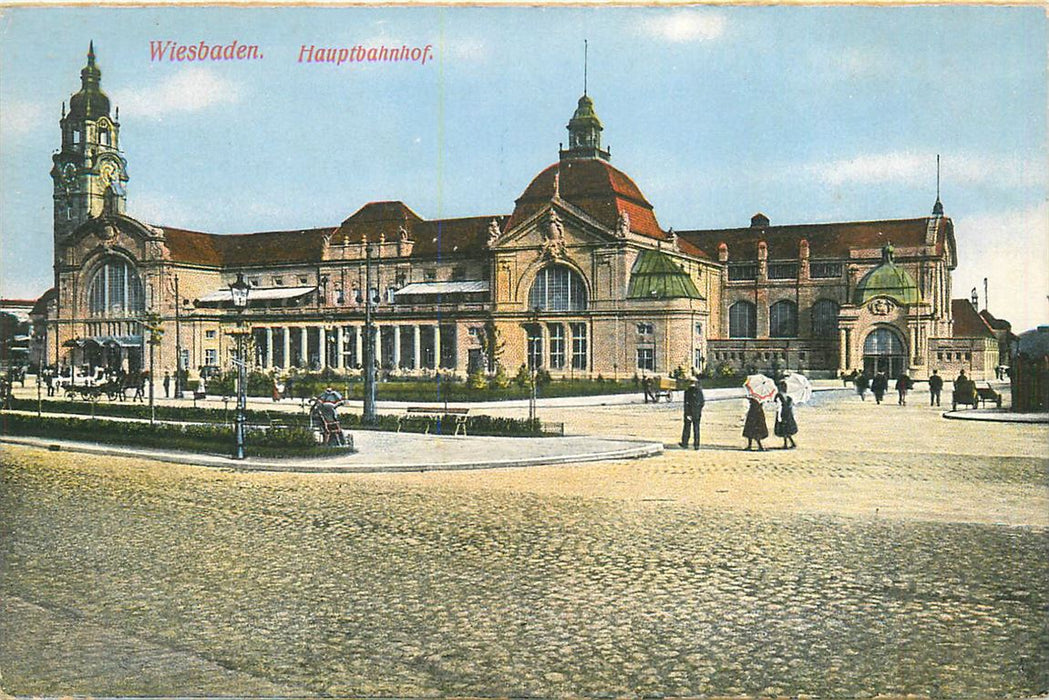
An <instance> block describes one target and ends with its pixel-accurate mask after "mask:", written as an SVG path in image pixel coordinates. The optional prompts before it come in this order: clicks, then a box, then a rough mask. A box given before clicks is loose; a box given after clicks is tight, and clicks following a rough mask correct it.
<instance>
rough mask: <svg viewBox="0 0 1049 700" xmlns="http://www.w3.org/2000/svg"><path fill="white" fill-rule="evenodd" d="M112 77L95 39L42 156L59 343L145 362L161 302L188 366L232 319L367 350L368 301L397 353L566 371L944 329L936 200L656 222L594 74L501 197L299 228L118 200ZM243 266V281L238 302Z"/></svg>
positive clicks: (756, 357) (740, 365) (130, 363)
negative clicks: (817, 220)
mask: <svg viewBox="0 0 1049 700" xmlns="http://www.w3.org/2000/svg"><path fill="white" fill-rule="evenodd" d="M100 78H101V72H100V70H99V69H98V67H97V66H96V65H95V56H94V52H93V51H91V52H90V53H89V55H88V65H87V67H85V69H84V71H82V73H81V80H82V88H81V90H80V92H78V93H77V94H76V95H74V96H73V98H72V99H71V100H70V111H69V112H68V113H64V114H63V118H62V121H61V132H62V147H61V149H60V151H59V153H58V154H56V155H55V166H54V169H53V170H52V177H53V179H54V183H55V190H54V191H55V203H54V206H55V227H54V229H55V230H54V234H55V278H56V291H55V293H54V295H53V298H51V299H50V300H49V301H48V303H47V304H46V305H45V309H44V310H42V312H41V315H42V317H43V318H45V319H46V321H45V323H46V328H47V333H48V339H47V342H46V347H47V353H46V354H47V357H46V361H47V362H49V363H56V362H57V363H61V364H66V365H69V364H76V365H84V364H87V365H93V366H98V365H109V366H118V365H119V366H122V367H124V369H127V370H136V369H139V368H141V367H142V366H143V364H144V359H145V353H144V348H145V347H146V346H145V341H146V340H147V338H146V335H147V334H146V333H145V332H144V331H143V319H144V318H145V317H146V315H147V314H149V313H154V314H157V315H159V320H160V322H161V323H162V326H163V328H164V330H165V333H164V335H163V337H162V338H161V339H160V340H159V344H158V345H157V346H156V347H155V357H154V361H155V363H156V364H155V366H156V368H157V370H158V371H173V370H174V369H175V366H176V363H177V360H176V348H178V350H181V352H182V366H183V367H185V368H186V369H188V370H189V371H190V372H191V374H192V373H195V372H200V371H204V372H207V371H212V368H214V369H216V370H217V369H219V368H223V367H228V366H229V362H230V359H231V352H232V350H233V343H232V340H231V337H230V331H231V330H234V329H235V328H237V326H238V324H246V325H247V326H249V327H250V333H251V336H250V337H251V340H252V343H251V345H252V357H253V358H254V364H255V366H256V367H257V368H259V369H263V370H267V371H286V370H288V369H290V368H292V367H301V368H309V369H322V368H327V367H330V368H334V369H338V370H356V369H358V368H359V367H360V365H361V362H362V359H363V344H364V343H365V342H367V340H366V338H367V336H366V334H365V322H366V316H367V313H366V311H368V309H367V308H366V307H367V305H368V304H369V300H370V303H371V309H370V311H371V316H372V320H373V322H374V324H375V326H376V327H377V329H378V330H377V332H376V334H375V338H374V342H375V344H376V350H377V355H376V357H377V358H378V363H379V364H380V366H382V367H384V368H386V369H388V370H390V371H393V372H403V373H407V374H427V373H435V372H440V371H448V372H454V373H457V374H460V375H462V374H465V373H466V372H468V371H470V370H471V369H486V370H488V371H493V370H494V369H495V361H497V362H498V363H499V364H501V365H502V366H503V368H504V369H505V370H506V371H507V372H508V373H511V374H512V373H513V372H515V371H516V369H517V368H518V367H519V366H521V365H526V366H527V365H529V364H530V363H531V364H534V365H536V366H538V367H542V368H545V369H547V370H549V371H550V373H551V374H553V375H554V376H585V377H596V376H597V375H603V376H605V377H617V378H623V377H628V376H631V375H633V374H635V373H638V374H645V373H654V374H665V373H668V372H671V371H673V370H675V369H677V368H683V369H685V370H686V371H689V370H703V369H707V370H709V369H714V368H715V367H723V368H728V369H736V370H747V369H769V368H777V367H778V368H791V369H801V370H805V371H809V372H812V373H816V374H818V373H820V372H822V373H827V374H833V373H837V372H839V371H849V370H851V369H854V368H862V367H864V366H870V367H881V366H883V365H884V368H886V369H889V370H890V371H892V372H896V371H898V370H899V371H902V370H903V369H907V370H908V371H909V372H911V373H912V375H916V376H922V375H923V374H924V373H925V372H926V368H927V366H928V364H929V362H930V357H931V355H930V353H932V352H933V348H934V347H935V348H938V347H940V344H938V343H937V342H934V340H935V339H938V338H947V337H950V335H951V310H950V309H951V306H950V303H949V300H950V271H951V270H953V269H954V267H955V265H956V252H955V248H954V235H953V225H952V224H951V221H950V219H949V218H947V217H945V216H943V210H942V205H940V204H939V201H937V203H936V207H935V208H934V211H933V215H932V216H931V217H925V218H919V219H909V220H894V221H875V222H853V223H843V224H818V225H801V226H772V225H771V224H770V222H769V220H768V218H767V217H765V216H764V215H761V214H759V215H756V216H755V217H754V218H753V219H752V221H751V226H749V227H746V228H742V229H721V230H706V231H702V230H695V231H680V232H674V231H673V230H672V229H664V228H663V227H662V226H661V225H660V224H659V222H658V221H657V220H656V217H655V213H654V210H653V207H652V205H651V204H650V203H649V202H648V201H647V200H646V198H645V196H644V195H643V194H642V192H641V190H640V189H639V188H638V187H637V185H636V184H635V183H634V182H633V180H631V179H630V178H629V177H628V176H627V175H626V174H624V173H623V172H622V171H620V170H618V169H616V168H615V167H613V166H612V165H611V164H610V162H609V158H610V156H609V152H608V150H607V149H605V148H603V147H602V145H601V130H602V126H601V123H600V121H599V120H598V118H597V115H596V112H595V111H594V106H593V101H592V100H591V99H590V98H589V97H588V96H587V95H584V96H583V97H582V98H581V99H580V100H579V105H578V107H577V109H576V111H575V113H574V115H573V117H572V119H571V121H570V122H569V124H568V130H569V137H570V138H569V148H568V149H567V150H562V151H560V152H559V159H558V161H557V162H555V163H554V164H552V165H551V166H549V167H548V168H546V169H544V170H543V171H542V172H540V173H539V174H538V175H537V176H536V177H535V178H534V179H533V180H532V182H531V183H530V184H529V186H528V187H527V188H526V189H525V191H524V193H522V195H521V196H520V197H519V198H518V199H517V200H516V203H515V206H514V209H513V211H512V213H511V214H509V215H506V214H493V215H485V216H477V217H470V218H464V219H443V220H427V219H424V218H423V217H421V216H419V215H418V214H416V213H415V212H414V211H412V210H411V209H410V208H409V207H408V206H407V205H405V204H403V203H401V202H372V203H369V204H366V205H365V206H363V207H361V208H360V209H359V210H358V211H357V212H355V213H354V214H352V215H351V216H349V217H348V218H347V219H346V220H344V221H343V222H342V223H341V224H332V225H326V226H320V227H318V228H314V229H307V230H299V231H268V232H261V233H255V234H245V235H218V234H212V233H201V232H195V231H187V230H184V229H181V228H177V227H173V226H168V225H164V224H150V223H145V222H142V221H140V220H138V219H136V218H134V217H133V216H130V215H129V214H128V212H129V211H133V206H132V207H130V208H129V207H128V201H127V193H126V188H125V185H126V183H127V179H128V178H127V161H126V159H125V158H124V155H123V153H122V152H121V151H120V150H119V129H120V125H119V121H118V119H117V118H116V115H112V116H111V115H110V110H109V101H108V99H107V98H105V96H104V94H103V93H102V92H101V88H100ZM131 203H132V204H133V199H132V202H131ZM238 275H242V276H243V278H244V279H245V280H246V281H247V282H248V283H249V284H250V286H251V288H252V289H251V292H250V294H249V302H248V307H247V309H246V310H245V311H244V312H243V313H240V314H238V313H237V312H236V311H235V310H234V309H233V307H232V304H231V297H230V293H229V285H230V284H231V283H232V282H234V281H235V280H236V279H237V277H238ZM878 329H882V332H880V333H877V334H876V333H875V331H877V330H878ZM875 335H876V336H877V337H876V338H875V340H876V341H877V342H874V341H872V340H871V338H872V337H874V336H875ZM493 348H496V349H495V350H493ZM883 355H884V357H883Z"/></svg>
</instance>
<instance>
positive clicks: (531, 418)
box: [528, 306, 543, 423]
mask: <svg viewBox="0 0 1049 700" xmlns="http://www.w3.org/2000/svg"><path fill="white" fill-rule="evenodd" d="M532 332H533V333H534V335H533V336H532V342H531V343H529V347H528V374H529V376H530V377H531V379H532V391H531V394H530V395H529V397H528V422H529V423H535V421H536V420H537V416H536V405H535V399H536V396H535V378H536V377H535V375H536V372H538V371H539V367H538V366H537V365H538V364H539V353H541V352H542V350H543V332H542V330H541V329H540V328H539V307H538V306H537V307H535V308H534V309H533V310H532Z"/></svg>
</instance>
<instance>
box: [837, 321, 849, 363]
mask: <svg viewBox="0 0 1049 700" xmlns="http://www.w3.org/2000/svg"><path fill="white" fill-rule="evenodd" d="M848 344H849V331H848V330H847V329H845V328H839V329H838V369H839V370H845V369H848V368H849V355H848V353H849V350H848Z"/></svg>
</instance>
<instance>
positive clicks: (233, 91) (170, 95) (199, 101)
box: [114, 66, 241, 118]
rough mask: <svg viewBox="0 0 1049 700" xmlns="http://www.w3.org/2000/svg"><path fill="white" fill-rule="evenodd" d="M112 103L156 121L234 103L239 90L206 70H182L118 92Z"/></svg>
mask: <svg viewBox="0 0 1049 700" xmlns="http://www.w3.org/2000/svg"><path fill="white" fill-rule="evenodd" d="M114 97H115V104H119V105H120V106H122V107H125V108H126V109H128V110H130V111H132V112H133V113H136V114H144V115H149V116H152V117H153V118H160V117H163V116H164V115H167V114H172V113H177V112H199V111H201V110H204V109H207V108H209V107H213V106H215V105H223V104H235V103H236V102H238V101H239V100H240V97H241V90H240V89H239V87H238V86H237V84H236V83H234V82H233V81H231V80H229V79H228V78H225V77H222V76H220V75H218V74H217V73H215V72H214V71H212V70H211V69H209V68H203V67H196V66H194V67H190V68H184V69H182V70H180V71H179V72H177V73H175V74H173V75H171V76H170V77H168V78H166V79H164V80H162V81H161V82H159V83H157V84H155V85H153V86H146V87H142V88H137V89H135V90H128V91H118V92H117V93H115V95H114Z"/></svg>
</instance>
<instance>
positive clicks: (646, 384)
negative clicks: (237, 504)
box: [641, 377, 656, 403]
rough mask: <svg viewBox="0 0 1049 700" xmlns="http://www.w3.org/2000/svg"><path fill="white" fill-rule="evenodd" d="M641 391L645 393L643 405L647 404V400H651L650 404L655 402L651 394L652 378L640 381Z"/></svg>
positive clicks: (653, 395)
mask: <svg viewBox="0 0 1049 700" xmlns="http://www.w3.org/2000/svg"><path fill="white" fill-rule="evenodd" d="M641 390H642V391H643V392H645V403H648V400H649V399H652V403H655V402H656V397H655V394H653V393H652V377H645V378H644V379H642V380H641Z"/></svg>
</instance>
